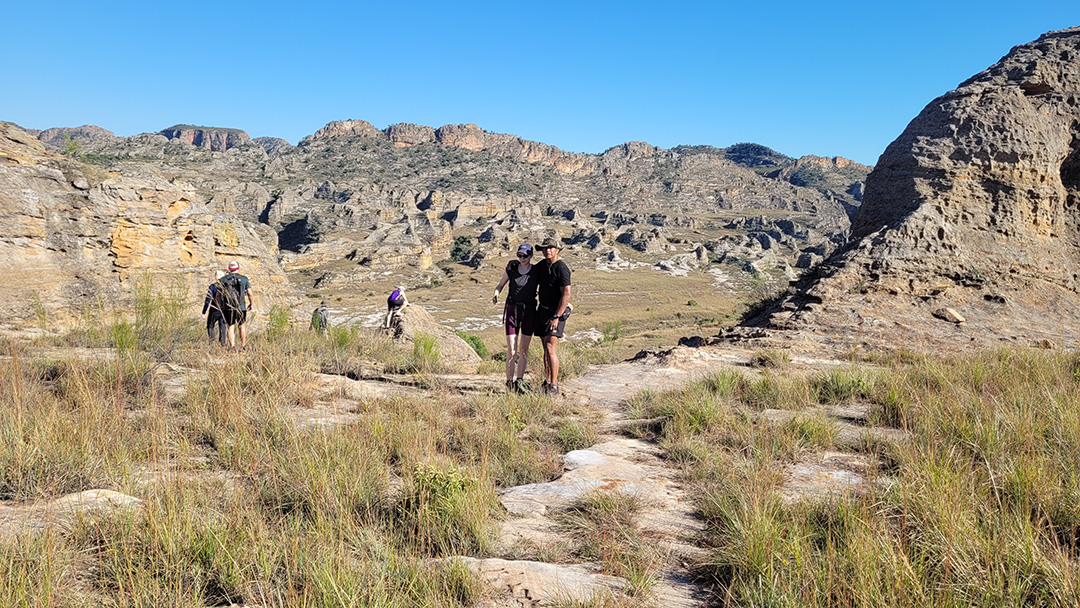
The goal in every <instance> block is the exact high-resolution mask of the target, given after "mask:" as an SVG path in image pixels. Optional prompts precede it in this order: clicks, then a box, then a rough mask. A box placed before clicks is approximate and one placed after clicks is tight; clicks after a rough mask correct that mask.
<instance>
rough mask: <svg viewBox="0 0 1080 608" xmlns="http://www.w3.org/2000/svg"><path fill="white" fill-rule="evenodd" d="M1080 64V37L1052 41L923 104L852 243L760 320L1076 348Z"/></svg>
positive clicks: (863, 333) (889, 153) (873, 186)
mask: <svg viewBox="0 0 1080 608" xmlns="http://www.w3.org/2000/svg"><path fill="white" fill-rule="evenodd" d="M1078 58H1080V28H1072V29H1068V30H1063V31H1058V32H1051V33H1048V34H1045V35H1044V36H1042V37H1040V38H1039V39H1038V40H1036V41H1034V42H1031V43H1028V44H1024V45H1021V46H1017V47H1015V48H1014V49H1012V51H1011V52H1010V53H1009V54H1008V55H1006V56H1005V57H1004V58H1003V59H1001V61H999V62H998V63H996V64H995V65H993V66H992V67H990V68H989V69H987V70H985V71H983V72H981V73H979V74H977V75H975V76H974V77H972V78H971V79H969V80H967V81H966V82H964V83H962V84H961V85H960V86H959V87H958V88H957V89H956V90H953V91H950V92H948V93H946V94H945V95H943V96H941V97H939V98H937V99H935V100H934V101H932V102H931V103H930V104H929V105H927V106H926V108H925V109H924V110H923V111H922V112H921V113H920V114H919V116H917V117H916V118H915V119H914V120H913V121H912V122H911V124H909V125H908V127H907V129H906V130H905V131H904V133H903V134H901V135H900V137H899V138H897V140H896V141H894V142H893V143H892V144H891V145H889V147H888V148H887V149H886V150H885V152H884V153H883V154H882V155H881V159H880V160H879V162H878V164H877V166H876V167H875V169H874V171H873V172H872V173H871V174H870V175H869V177H868V178H867V180H866V190H865V196H864V199H863V204H862V207H861V208H860V210H859V213H858V215H857V217H856V219H855V222H854V225H853V227H852V237H853V242H852V244H851V245H850V246H848V247H847V248H846V249H845V250H844V251H842V252H841V253H839V254H838V255H836V256H834V257H833V258H832V259H831V260H829V261H828V263H827V264H826V265H825V266H824V267H822V268H821V269H820V271H819V273H818V275H817V276H816V277H815V278H813V279H811V280H807V281H805V282H803V283H801V284H799V285H798V286H797V293H796V294H795V295H794V296H792V297H789V298H787V299H786V300H784V301H782V302H781V303H779V304H778V306H777V307H775V308H773V309H771V310H770V311H768V314H767V315H766V316H764V317H762V318H760V319H758V320H757V322H758V323H771V324H773V325H775V326H784V327H797V328H803V329H808V330H812V331H821V332H828V333H830V334H834V333H838V334H846V335H849V336H851V337H853V338H855V339H859V338H868V339H875V338H876V339H880V340H883V341H891V342H893V343H894V344H897V343H905V344H908V345H919V344H924V345H927V344H932V345H946V346H948V345H951V346H957V345H964V344H969V343H972V342H976V343H982V344H994V343H1000V342H1001V341H1007V342H1016V343H1021V344H1037V343H1043V342H1042V341H1043V340H1049V341H1052V342H1057V343H1064V344H1069V345H1074V344H1076V342H1077V340H1078V338H1080V280H1078V279H1080V249H1078V246H1080V61H1078ZM945 309H952V310H953V311H955V312H958V313H959V317H961V318H963V319H965V320H964V322H962V323H960V322H957V318H956V316H954V315H951V314H945V312H943V311H944V310H945ZM935 313H938V314H936V315H935ZM946 318H951V319H952V322H949V321H947V320H943V319H946Z"/></svg>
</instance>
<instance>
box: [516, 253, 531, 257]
mask: <svg viewBox="0 0 1080 608" xmlns="http://www.w3.org/2000/svg"><path fill="white" fill-rule="evenodd" d="M517 256H518V257H519V258H531V257H532V255H530V254H528V253H519V254H517Z"/></svg>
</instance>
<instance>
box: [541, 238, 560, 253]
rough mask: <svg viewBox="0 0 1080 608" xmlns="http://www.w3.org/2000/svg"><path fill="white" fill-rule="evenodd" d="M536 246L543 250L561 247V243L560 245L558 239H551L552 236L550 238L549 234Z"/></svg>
mask: <svg viewBox="0 0 1080 608" xmlns="http://www.w3.org/2000/svg"><path fill="white" fill-rule="evenodd" d="M536 248H537V249H540V250H544V249H562V245H560V244H559V242H558V241H556V240H555V239H553V238H551V237H550V236H549V237H547V238H546V239H544V242H543V243H540V244H539V245H537V246H536Z"/></svg>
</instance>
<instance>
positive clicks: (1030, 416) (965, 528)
mask: <svg viewBox="0 0 1080 608" xmlns="http://www.w3.org/2000/svg"><path fill="white" fill-rule="evenodd" d="M1078 361H1080V359H1078V358H1077V357H1076V356H1075V355H1067V354H1060V353H1057V354H1055V353H1046V352H1034V351H1020V350H1002V351H997V352H988V353H982V354H978V355H972V356H967V357H959V358H950V359H931V358H922V359H906V360H904V359H897V360H893V361H889V362H887V365H888V367H887V368H886V369H884V370H880V369H878V370H875V371H866V370H860V369H857V368H854V367H851V368H838V369H834V370H832V371H829V372H822V373H818V374H816V375H811V376H809V377H805V378H799V377H795V376H791V377H786V378H778V377H775V376H770V375H769V374H766V375H765V376H763V377H762V379H760V380H741V381H732V380H730V379H723V380H720V379H719V378H714V379H706V380H705V381H703V382H701V383H698V384H697V385H695V386H693V387H690V388H688V389H686V390H684V391H680V392H678V393H674V394H669V395H662V396H657V395H653V396H651V397H649V398H647V399H643V400H641V402H639V403H638V404H637V407H638V409H639V410H640V412H639V413H640V414H641V415H642V416H648V415H661V416H664V417H665V418H666V420H667V421H666V422H665V423H664V424H663V425H661V426H659V427H658V433H659V438H660V440H661V441H662V442H663V443H664V445H665V446H666V448H667V453H668V456H669V458H670V459H671V460H672V461H673V462H674V463H676V464H678V465H679V466H681V467H683V470H684V472H685V475H686V478H687V479H688V480H689V481H691V482H692V483H693V484H694V485H695V486H696V487H697V488H698V492H699V494H700V496H701V502H700V508H701V513H702V516H703V517H704V518H705V519H706V521H707V522H708V523H709V526H710V534H709V535H710V543H711V544H712V545H713V546H714V547H715V548H714V549H713V550H712V553H711V557H710V558H709V559H708V560H706V561H705V563H703V564H701V567H700V573H701V575H702V576H703V577H705V578H706V579H708V580H712V581H713V582H714V583H715V584H716V586H717V588H718V589H719V590H720V591H719V594H718V598H717V600H718V602H719V603H720V604H722V605H733V606H735V605H738V606H742V605H792V606H794V605H799V606H913V605H933V606H987V607H990V606H1066V605H1075V604H1076V603H1077V602H1078V601H1080V562H1078V560H1080V550H1078V549H1080V546H1078V542H1077V539H1078V537H1080V473H1078V469H1077V467H1076V466H1075V463H1076V462H1077V461H1078V459H1080V409H1077V408H1076V407H1075V403H1077V402H1078V400H1080V377H1078V375H1077V370H1078V369H1080V366H1078ZM721 387H723V388H721ZM848 401H856V402H864V403H869V404H871V407H872V412H871V417H870V419H871V421H874V422H875V423H877V424H891V425H895V426H899V427H901V428H904V429H906V430H907V431H909V433H910V435H909V437H910V439H909V440H908V441H906V442H893V443H888V444H884V445H882V444H878V445H870V446H869V448H870V449H871V450H872V451H871V452H870V456H871V457H872V459H873V462H875V463H876V466H877V469H876V472H871V476H872V477H873V476H877V477H879V478H881V479H887V482H886V483H882V484H875V483H868V484H867V485H865V486H864V487H863V488H861V489H860V491H859V492H855V493H849V494H840V495H834V496H832V497H831V498H829V499H825V500H810V501H804V502H795V503H788V502H785V501H784V500H782V498H781V493H780V491H779V490H780V486H781V484H782V483H783V480H784V475H783V470H784V465H785V464H786V463H790V462H793V461H795V460H796V459H798V458H800V457H801V456H802V455H807V454H812V453H814V452H819V451H821V450H823V449H832V448H831V437H832V433H833V431H831V430H830V427H829V425H828V424H824V423H823V421H822V420H821V419H820V418H819V417H815V416H806V415H800V416H797V417H796V418H795V419H794V420H792V421H791V422H788V423H785V424H774V423H768V422H766V421H764V420H762V419H758V418H756V417H754V416H752V415H750V414H751V413H752V412H753V411H755V410H758V409H766V408H780V409H794V410H801V409H805V408H806V407H808V406H814V405H825V404H833V403H841V402H848Z"/></svg>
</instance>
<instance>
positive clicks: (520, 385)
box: [513, 378, 529, 395]
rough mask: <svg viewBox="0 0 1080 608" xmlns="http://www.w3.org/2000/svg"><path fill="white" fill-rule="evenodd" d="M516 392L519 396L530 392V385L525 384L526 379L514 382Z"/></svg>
mask: <svg viewBox="0 0 1080 608" xmlns="http://www.w3.org/2000/svg"><path fill="white" fill-rule="evenodd" d="M513 390H514V392H515V393H517V394H519V395H524V394H525V393H528V392H529V383H528V382H525V378H518V379H517V380H514V388H513Z"/></svg>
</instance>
